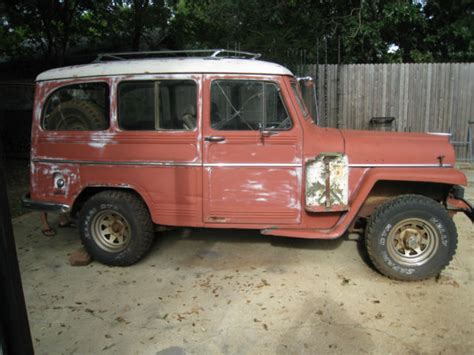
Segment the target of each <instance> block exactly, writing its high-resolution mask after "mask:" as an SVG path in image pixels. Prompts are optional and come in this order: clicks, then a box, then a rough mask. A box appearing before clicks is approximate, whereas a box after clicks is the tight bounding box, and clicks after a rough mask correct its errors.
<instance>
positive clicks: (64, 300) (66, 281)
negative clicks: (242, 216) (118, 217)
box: [14, 171, 474, 355]
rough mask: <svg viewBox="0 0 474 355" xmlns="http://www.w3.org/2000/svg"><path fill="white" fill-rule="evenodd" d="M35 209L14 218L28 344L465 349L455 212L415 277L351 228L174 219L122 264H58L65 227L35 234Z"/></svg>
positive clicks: (462, 221)
mask: <svg viewBox="0 0 474 355" xmlns="http://www.w3.org/2000/svg"><path fill="white" fill-rule="evenodd" d="M467 173H468V174H469V179H470V180H471V183H470V185H471V187H470V189H469V191H468V196H469V197H470V198H471V199H473V197H474V183H473V181H474V172H473V171H468V172H467ZM53 221H54V219H53ZM38 222H39V218H38V215H37V214H34V213H32V214H27V215H23V216H21V217H18V218H16V219H15V220H14V229H15V235H16V242H17V248H18V255H19V260H20V267H21V271H22V278H23V285H24V292H25V297H26V303H27V306H28V312H29V319H30V326H31V331H32V335H33V342H34V346H35V350H36V353H37V354H53V353H65V354H72V353H75V354H86V353H97V352H104V353H110V354H160V355H163V354H167V355H169V354H275V353H276V354H314V353H319V354H321V353H351V354H354V353H377V354H380V353H392V354H401V353H403V354H425V353H429V354H432V353H435V354H438V353H442V354H468V353H471V354H472V353H474V286H473V280H474V275H473V272H474V259H473V257H472V255H473V253H474V238H473V237H474V235H473V229H472V224H471V223H470V221H469V220H468V219H467V218H466V217H465V216H464V215H458V216H456V218H455V222H456V224H457V226H458V231H459V245H458V251H457V254H456V256H455V258H454V260H453V261H452V262H451V264H450V266H449V267H448V268H447V269H445V271H443V273H442V274H441V277H440V278H438V279H437V280H434V279H433V280H428V281H423V282H415V283H404V282H397V281H392V280H389V279H387V278H385V277H383V276H381V275H379V274H378V273H377V272H375V271H374V270H373V269H372V268H371V267H370V266H369V265H368V264H367V261H366V256H365V254H364V252H363V251H362V250H360V248H359V243H358V242H357V241H355V240H351V239H350V238H345V239H339V240H335V241H311V240H296V239H283V238H269V237H265V236H261V235H260V234H259V233H258V231H245V230H238V231H235V230H234V231H228V230H186V229H185V230H183V229H176V230H173V231H168V232H162V233H160V234H159V235H158V238H157V241H156V243H155V245H154V247H153V250H152V251H151V253H150V254H149V255H148V256H147V257H146V258H145V259H144V260H143V261H141V262H140V263H138V264H136V265H134V266H133V267H128V268H117V267H115V268H114V267H107V266H104V265H101V264H99V263H97V262H93V263H92V264H90V265H89V266H86V267H71V266H69V264H68V254H70V253H71V252H73V251H74V250H76V249H77V248H79V247H80V242H79V238H78V232H77V230H76V229H66V230H60V231H59V234H58V235H57V236H56V237H53V238H46V237H44V236H42V235H41V233H40V231H39V227H38V225H39V223H38Z"/></svg>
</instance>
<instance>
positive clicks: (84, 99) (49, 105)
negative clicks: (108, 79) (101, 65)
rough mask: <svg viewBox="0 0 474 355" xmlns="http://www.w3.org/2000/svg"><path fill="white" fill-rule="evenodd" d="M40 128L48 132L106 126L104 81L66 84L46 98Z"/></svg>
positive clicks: (106, 110) (107, 107) (90, 129)
mask: <svg viewBox="0 0 474 355" xmlns="http://www.w3.org/2000/svg"><path fill="white" fill-rule="evenodd" d="M42 127H43V129H45V130H48V131H100V130H104V129H107V128H108V127H109V87H108V85H107V84H106V83H85V84H75V85H68V86H64V87H62V88H59V89H58V90H56V91H55V92H53V93H52V94H51V95H50V96H49V97H48V100H47V101H46V105H45V109H44V111H43V119H42Z"/></svg>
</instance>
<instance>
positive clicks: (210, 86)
mask: <svg viewBox="0 0 474 355" xmlns="http://www.w3.org/2000/svg"><path fill="white" fill-rule="evenodd" d="M217 81H226V82H229V81H234V82H235V81H250V82H259V83H265V84H267V83H268V84H272V85H274V86H275V87H276V89H277V92H278V97H279V98H280V101H281V103H282V105H283V108H284V109H285V111H286V113H287V117H288V118H289V119H290V122H291V126H290V127H289V128H283V129H275V128H273V129H271V128H266V127H263V128H262V130H265V131H272V132H289V131H291V130H293V129H294V128H295V122H294V119H293V118H292V117H291V114H290V111H289V110H288V106H287V104H286V103H285V99H284V97H283V96H282V94H281V86H280V83H279V82H278V81H275V80H269V79H263V78H253V77H249V78H242V77H240V78H237V77H235V78H212V79H211V80H210V82H209V106H210V107H209V127H210V128H211V129H212V130H213V131H216V132H259V129H254V130H250V129H246V130H238V129H216V128H214V127H213V126H212V122H211V118H212V86H213V84H214V82H217ZM265 107H266V105H265ZM261 123H262V124H266V117H263V116H262V121H261Z"/></svg>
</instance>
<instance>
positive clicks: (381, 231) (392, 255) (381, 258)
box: [365, 195, 457, 281]
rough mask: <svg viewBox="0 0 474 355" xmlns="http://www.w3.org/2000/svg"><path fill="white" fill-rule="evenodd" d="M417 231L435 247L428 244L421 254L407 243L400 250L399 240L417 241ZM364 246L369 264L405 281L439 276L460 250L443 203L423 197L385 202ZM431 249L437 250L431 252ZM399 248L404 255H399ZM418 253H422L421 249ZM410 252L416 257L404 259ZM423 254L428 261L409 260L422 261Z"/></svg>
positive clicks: (372, 219)
mask: <svg viewBox="0 0 474 355" xmlns="http://www.w3.org/2000/svg"><path fill="white" fill-rule="evenodd" d="M412 221H414V222H412ZM404 223H407V227H406V229H405V231H406V232H405V233H404V234H402V233H403V232H400V231H401V230H402V228H405V227H403V226H404ZM417 224H418V226H415V227H411V226H412V225H417ZM399 226H402V227H400V228H399ZM410 228H411V229H410ZM416 228H419V229H420V230H422V231H424V232H423V233H426V234H425V238H424V239H427V240H431V242H432V243H428V244H427V245H426V246H425V249H424V251H421V252H420V253H418V252H417V251H415V250H414V249H410V248H411V247H409V246H405V245H406V244H404V243H403V244H401V245H403V247H401V248H400V244H399V240H400V236H404V235H407V236H408V238H410V236H411V235H415V237H414V238H415V239H416V235H417V234H416V233H412V231H413V230H416ZM399 232H400V233H399ZM410 233H411V234H410ZM423 233H419V234H423ZM395 239H398V241H397V240H395ZM405 240H406V239H405ZM389 243H392V244H389ZM365 245H366V248H367V252H368V254H369V257H370V260H371V261H372V263H373V265H374V266H375V268H376V269H377V270H379V271H380V272H381V273H382V274H384V275H386V276H388V277H390V278H393V279H397V280H403V281H417V280H424V279H428V278H431V277H434V276H436V275H438V274H439V273H440V272H441V270H443V269H444V268H445V267H446V266H447V265H448V264H449V262H450V261H451V260H452V258H453V256H454V253H455V251H456V246H457V231H456V226H455V224H454V222H453V220H452V219H451V218H450V217H449V215H448V214H447V212H446V210H445V208H444V207H443V206H442V205H441V204H440V203H438V202H436V201H434V200H432V199H430V198H428V197H425V196H421V195H403V196H400V197H397V198H394V199H392V200H389V201H387V202H385V203H384V204H382V205H381V206H379V207H378V208H377V209H376V210H375V212H374V213H373V214H372V216H371V217H370V219H369V221H368V223H367V227H366V233H365ZM428 245H431V246H432V247H433V248H434V249H432V250H431V248H430V249H428ZM397 247H399V248H400V249H401V250H404V252H403V253H402V252H400V250H399V249H397ZM418 250H421V247H420V246H418ZM430 250H431V251H430ZM407 252H408V253H414V254H415V255H414V256H411V255H409V256H406V254H405V255H402V254H404V253H407ZM423 253H426V254H425V256H424V258H425V259H420V260H418V261H417V260H414V259H413V260H408V259H410V258H411V257H413V258H416V257H418V258H421V257H422V256H423Z"/></svg>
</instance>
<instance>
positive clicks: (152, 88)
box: [118, 80, 197, 131]
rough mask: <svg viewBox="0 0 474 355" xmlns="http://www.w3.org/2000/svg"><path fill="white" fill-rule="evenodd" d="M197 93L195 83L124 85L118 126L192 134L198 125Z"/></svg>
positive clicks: (130, 128)
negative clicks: (182, 131) (181, 131)
mask: <svg viewBox="0 0 474 355" xmlns="http://www.w3.org/2000/svg"><path fill="white" fill-rule="evenodd" d="M196 92H197V90H196V83H195V82H194V81H192V80H162V81H128V82H122V83H121V84H120V85H119V94H118V122H119V126H120V128H121V129H124V130H134V131H137V130H138V131H143V130H145V131H150V130H193V129H195V128H196V125H197V121H196Z"/></svg>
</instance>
